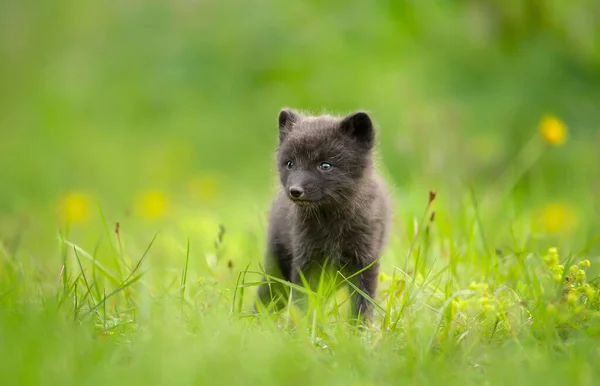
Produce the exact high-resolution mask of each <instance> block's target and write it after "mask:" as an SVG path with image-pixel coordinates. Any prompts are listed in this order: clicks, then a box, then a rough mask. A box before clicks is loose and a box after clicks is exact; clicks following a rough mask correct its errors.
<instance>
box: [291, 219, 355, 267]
mask: <svg viewBox="0 0 600 386" xmlns="http://www.w3.org/2000/svg"><path fill="white" fill-rule="evenodd" d="M292 235H293V236H292V249H293V251H294V255H295V256H297V257H298V258H303V259H307V260H310V261H312V262H324V261H325V260H327V261H328V262H331V263H342V264H343V263H344V262H345V261H346V260H347V259H348V258H349V257H350V256H351V255H353V254H354V253H353V251H354V250H357V249H360V244H361V243H363V241H362V237H360V235H358V234H357V233H356V232H355V231H354V230H353V229H352V228H351V227H350V226H348V225H346V224H335V225H327V224H321V225H319V224H298V225H296V226H295V227H294V230H293V233H292Z"/></svg>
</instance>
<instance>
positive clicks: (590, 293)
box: [579, 283, 596, 300]
mask: <svg viewBox="0 0 600 386" xmlns="http://www.w3.org/2000/svg"><path fill="white" fill-rule="evenodd" d="M579 292H580V293H582V294H584V295H585V296H586V297H587V298H588V300H593V299H594V297H595V295H596V291H594V289H593V288H592V286H591V285H589V284H588V283H585V284H584V285H582V286H581V287H579Z"/></svg>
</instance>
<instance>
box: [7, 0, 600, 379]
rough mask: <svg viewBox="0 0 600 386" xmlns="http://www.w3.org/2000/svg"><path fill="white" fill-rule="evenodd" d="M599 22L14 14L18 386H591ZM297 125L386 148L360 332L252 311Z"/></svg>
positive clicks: (575, 12)
mask: <svg viewBox="0 0 600 386" xmlns="http://www.w3.org/2000/svg"><path fill="white" fill-rule="evenodd" d="M599 4H600V3H599V2H598V1H596V0H575V1H568V2H567V1H556V0H537V1H525V0H523V1H518V2H515V1H513V2H507V1H506V0H488V1H485V2H482V1H472V0H454V1H423V0H422V1H404V0H398V1H396V0H394V1H388V2H348V1H340V0H331V1H327V2H323V1H320V0H319V1H310V0H309V1H303V2H283V1H277V0H261V1H258V2H240V1H235V0H222V1H184V0H181V1H179V0H176V1H170V2H165V1H156V0H154V1H153V0H147V1H134V0H115V1H108V2H96V3H94V2H90V1H71V0H47V1H43V2H39V1H31V0H29V1H28V0H15V1H11V0H8V1H1V2H0V36H1V37H2V38H1V39H0V85H1V87H0V385H12V384H15V385H17V384H18V385H39V384H51V385H55V384H64V385H67V384H74V385H82V384H98V385H107V384H126V385H131V384H168V385H172V384H209V385H212V384H225V385H232V384H244V385H246V384H259V385H263V384H265V385H268V384H299V385H306V384H319V385H320V384H326V385H327V384H343V385H365V384H402V383H410V384H418V385H421V384H460V385H465V384H473V385H488V384H489V385H492V384H509V385H512V384H514V385H516V384H527V385H537V384H544V385H545V384H560V385H565V384H568V385H570V384H578V385H592V384H598V372H600V370H598V369H599V368H600V367H599V366H598V363H599V359H600V358H599V355H600V352H599V351H598V348H597V347H598V345H599V343H600V323H599V321H600V319H599V316H600V315H598V309H599V303H598V286H599V285H600V279H599V275H600V257H599V256H600V222H599V221H598V219H599V216H600V195H599V194H598V192H599V191H600V168H599V167H598V148H599V147H600V136H599V134H598V122H600V109H598V106H597V104H598V103H597V101H599V100H600V71H599V69H600V51H599V50H598V47H600V45H599V44H598V42H599V41H600V40H599V39H600V27H599V26H600V25H599V24H598V23H596V20H595V19H594V17H595V16H596V15H598V14H599V12H600V9H599ZM283 106H290V107H293V108H299V109H306V110H311V111H314V112H320V111H323V110H327V111H331V112H334V113H339V114H344V113H348V112H350V111H353V110H357V109H365V110H367V111H369V112H370V113H371V114H372V116H373V118H374V120H375V122H376V124H377V128H378V139H379V149H380V154H379V156H380V159H381V163H380V164H381V169H382V171H383V172H384V174H385V177H386V179H387V180H388V182H389V183H390V185H392V186H393V191H394V193H393V197H394V209H395V215H394V219H395V220H394V231H393V234H392V237H391V239H390V244H389V246H388V248H387V249H386V252H385V254H384V255H383V256H382V260H381V264H382V269H381V271H382V276H381V282H380V285H379V292H378V293H377V296H376V297H375V299H374V302H376V303H377V305H378V306H377V307H376V308H377V311H376V318H375V321H374V324H373V325H372V326H370V327H369V328H367V329H359V328H356V326H354V325H352V324H351V323H349V322H348V320H347V313H348V302H347V297H348V292H347V291H345V290H342V291H338V292H336V291H335V290H336V287H333V286H332V285H331V283H330V282H329V281H327V280H322V281H317V283H315V284H316V287H313V288H311V291H310V292H308V304H307V309H306V310H305V311H304V312H303V311H301V310H298V309H296V308H293V307H290V308H286V309H284V310H282V311H281V312H279V313H273V312H270V311H269V310H261V312H260V314H258V315H253V314H252V312H251V310H252V308H253V301H254V296H255V291H256V288H257V285H258V284H259V283H260V282H261V280H262V279H261V275H260V272H261V263H262V255H263V253H264V248H265V231H266V218H267V217H266V212H267V209H268V204H269V200H270V198H271V193H272V191H273V187H274V184H275V181H276V179H275V177H274V167H273V150H274V147H275V145H276V127H275V124H276V117H277V112H278V111H279V109H280V108H281V107H283ZM546 114H552V115H555V116H557V117H558V118H559V119H560V120H561V121H562V122H564V124H565V125H566V127H567V128H568V133H569V134H568V137H567V138H566V139H567V140H566V142H565V143H564V144H562V145H561V146H548V143H546V142H547V141H544V140H542V138H540V134H539V133H540V131H539V125H540V122H541V121H543V120H542V117H544V116H545V115H546ZM430 190H435V191H437V197H436V198H435V200H434V201H433V202H432V203H431V205H429V206H428V201H429V191H430ZM434 213H435V214H434ZM65 219H70V220H71V221H69V223H67V222H66V221H65ZM550 248H557V251H558V257H556V256H555V255H554V254H552V253H549V249H550ZM586 260H589V261H590V267H587V262H586ZM582 262H583V263H582ZM580 264H582V265H581V266H580ZM561 266H562V268H561ZM572 266H575V267H574V268H572ZM571 269H573V272H571ZM584 275H585V277H583V276H584Z"/></svg>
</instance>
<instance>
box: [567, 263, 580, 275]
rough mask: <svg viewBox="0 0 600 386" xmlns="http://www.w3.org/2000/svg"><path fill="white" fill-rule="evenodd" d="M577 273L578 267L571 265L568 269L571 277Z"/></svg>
mask: <svg viewBox="0 0 600 386" xmlns="http://www.w3.org/2000/svg"><path fill="white" fill-rule="evenodd" d="M577 272H579V267H578V266H576V265H572V266H571V268H569V273H570V274H571V276H575V275H577Z"/></svg>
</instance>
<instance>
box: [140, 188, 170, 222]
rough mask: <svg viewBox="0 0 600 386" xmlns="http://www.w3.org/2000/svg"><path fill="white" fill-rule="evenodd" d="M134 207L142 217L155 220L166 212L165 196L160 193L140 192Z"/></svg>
mask: <svg viewBox="0 0 600 386" xmlns="http://www.w3.org/2000/svg"><path fill="white" fill-rule="evenodd" d="M136 205H137V208H138V212H139V213H140V215H141V216H142V217H144V218H146V219H156V218H159V217H161V216H162V215H163V214H164V213H165V212H166V208H167V196H166V194H165V193H164V192H161V191H147V192H142V193H140V194H139V195H138V197H137V198H136Z"/></svg>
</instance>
